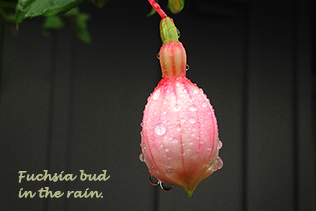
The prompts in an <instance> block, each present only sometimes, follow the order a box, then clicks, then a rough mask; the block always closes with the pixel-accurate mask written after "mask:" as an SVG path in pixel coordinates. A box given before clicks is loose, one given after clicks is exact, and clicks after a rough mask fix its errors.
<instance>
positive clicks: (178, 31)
mask: <svg viewBox="0 0 316 211" xmlns="http://www.w3.org/2000/svg"><path fill="white" fill-rule="evenodd" d="M177 33H178V38H179V37H180V36H181V33H180V30H179V29H178V28H177Z"/></svg>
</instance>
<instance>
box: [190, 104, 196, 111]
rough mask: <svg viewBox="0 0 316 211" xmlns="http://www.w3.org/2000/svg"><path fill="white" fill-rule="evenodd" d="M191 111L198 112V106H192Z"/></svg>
mask: <svg viewBox="0 0 316 211" xmlns="http://www.w3.org/2000/svg"><path fill="white" fill-rule="evenodd" d="M189 110H190V111H196V110H197V106H196V105H191V106H190V107H189Z"/></svg>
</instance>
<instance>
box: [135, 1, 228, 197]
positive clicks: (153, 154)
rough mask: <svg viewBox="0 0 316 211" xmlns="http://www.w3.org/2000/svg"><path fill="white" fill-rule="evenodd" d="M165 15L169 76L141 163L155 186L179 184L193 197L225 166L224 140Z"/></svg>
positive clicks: (154, 106)
mask: <svg viewBox="0 0 316 211" xmlns="http://www.w3.org/2000/svg"><path fill="white" fill-rule="evenodd" d="M151 3H152V2H151ZM156 7H157V6H156ZM154 8H155V7H154ZM157 12H158V11H157ZM158 13H159V12H158ZM160 13H161V11H160ZM160 13H159V14H160ZM162 17H163V18H162V20H161V23H160V31H161V38H162V41H163V45H162V47H161V49H160V51H159V58H160V65H161V69H162V75H163V78H162V79H161V81H160V82H159V84H158V86H157V87H156V88H155V90H154V92H153V93H152V94H151V95H150V97H149V98H148V102H147V105H146V107H145V110H144V116H143V121H142V132H141V134H142V140H141V147H142V154H141V155H140V159H141V160H142V161H144V162H145V163H146V165H147V167H148V169H149V172H150V177H149V179H150V181H151V182H152V183H154V184H160V185H161V187H162V188H163V189H166V190H168V189H170V188H171V187H170V186H169V187H168V186H167V184H168V183H171V184H174V185H177V186H179V187H181V188H182V189H183V190H184V191H185V192H186V194H187V195H188V196H189V197H190V196H191V195H192V193H193V191H194V190H195V188H196V186H197V185H198V184H199V183H200V182H201V181H202V180H204V179H206V178H207V177H208V176H210V175H211V174H212V173H213V172H214V171H216V170H218V169H220V168H221V167H222V166H223V162H222V160H221V159H220V158H219V157H218V152H219V149H220V148H221V147H222V142H221V141H220V140H219V138H218V129H217V122H216V118H215V115H214V110H213V108H212V106H211V104H210V101H209V100H208V99H207V97H206V95H205V94H204V93H203V91H202V89H200V88H198V87H197V85H196V84H193V83H192V82H191V81H190V80H189V79H188V78H186V66H187V65H186V52H185V49H184V47H183V45H182V43H181V42H179V41H178V33H177V29H176V27H175V25H174V23H173V20H172V19H171V18H169V17H168V16H162ZM155 180H156V181H155Z"/></svg>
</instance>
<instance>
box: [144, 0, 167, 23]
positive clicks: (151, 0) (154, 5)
mask: <svg viewBox="0 0 316 211" xmlns="http://www.w3.org/2000/svg"><path fill="white" fill-rule="evenodd" d="M148 2H149V4H150V5H151V6H152V7H153V8H154V9H155V10H156V12H157V13H158V14H159V15H160V17H161V19H163V18H165V17H167V16H168V15H167V14H166V13H165V12H164V11H163V10H162V9H161V7H160V6H159V4H158V3H157V2H155V0H148Z"/></svg>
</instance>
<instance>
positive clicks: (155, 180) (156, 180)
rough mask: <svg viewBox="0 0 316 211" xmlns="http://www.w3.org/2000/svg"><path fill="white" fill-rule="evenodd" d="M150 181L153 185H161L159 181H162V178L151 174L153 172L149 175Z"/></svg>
mask: <svg viewBox="0 0 316 211" xmlns="http://www.w3.org/2000/svg"><path fill="white" fill-rule="evenodd" d="M148 181H149V183H150V184H151V185H153V186H157V185H159V183H160V180H159V179H157V178H156V177H154V176H153V175H151V174H149V176H148Z"/></svg>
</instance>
